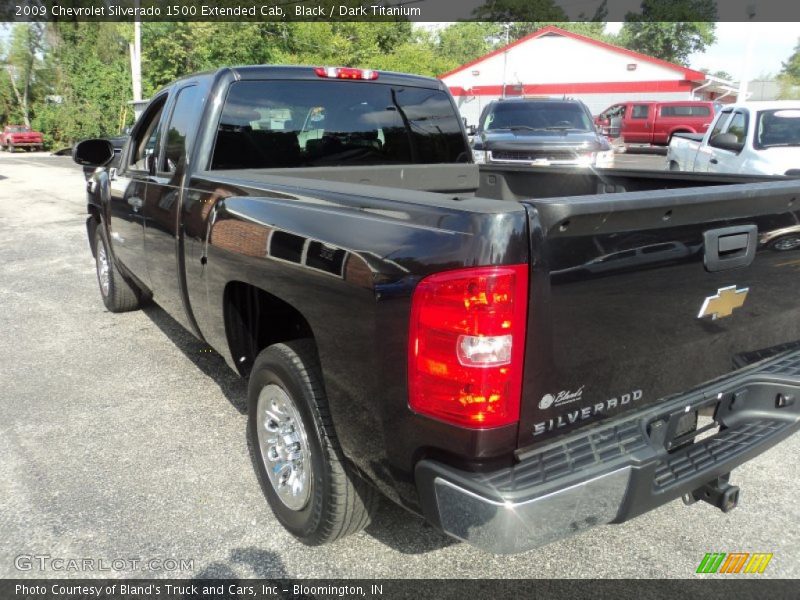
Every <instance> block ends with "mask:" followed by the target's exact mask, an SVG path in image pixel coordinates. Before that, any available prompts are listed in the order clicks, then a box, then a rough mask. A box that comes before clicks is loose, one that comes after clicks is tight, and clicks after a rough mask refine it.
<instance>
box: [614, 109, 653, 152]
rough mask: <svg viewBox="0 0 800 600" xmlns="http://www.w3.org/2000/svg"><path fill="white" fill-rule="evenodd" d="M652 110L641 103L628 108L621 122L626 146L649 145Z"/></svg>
mask: <svg viewBox="0 0 800 600" xmlns="http://www.w3.org/2000/svg"><path fill="white" fill-rule="evenodd" d="M653 108H655V107H651V106H650V105H649V104H641V103H640V104H637V103H633V104H630V105H629V106H628V114H626V115H625V119H624V120H623V122H622V136H623V138H624V140H625V143H626V144H649V143H650V142H651V141H652V135H653V133H652V127H651V121H652V119H653V115H652V114H651V113H652V112H653V110H652V109H653Z"/></svg>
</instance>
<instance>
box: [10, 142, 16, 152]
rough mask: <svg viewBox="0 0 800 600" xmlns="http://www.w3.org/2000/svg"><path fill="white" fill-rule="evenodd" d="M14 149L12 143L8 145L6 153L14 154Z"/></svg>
mask: <svg viewBox="0 0 800 600" xmlns="http://www.w3.org/2000/svg"><path fill="white" fill-rule="evenodd" d="M15 149H16V148H14V143H13V142H12V143H10V144H9V145H8V151H9V152H14V150H15Z"/></svg>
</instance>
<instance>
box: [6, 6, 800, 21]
mask: <svg viewBox="0 0 800 600" xmlns="http://www.w3.org/2000/svg"><path fill="white" fill-rule="evenodd" d="M134 20H140V21H145V22H146V21H273V22H281V21H320V20H327V21H397V20H407V21H416V22H451V21H465V20H472V21H500V22H515V21H523V22H542V23H548V22H564V21H607V22H616V21H626V20H628V21H631V20H637V21H654V22H656V21H657V22H684V21H709V22H710V21H779V22H785V21H800V2H787V1H786V0H759V1H758V2H755V1H754V0H582V1H579V2H575V1H574V0H0V21H20V22H21V21H81V22H87V21H89V22H91V21H120V22H124V21H134Z"/></svg>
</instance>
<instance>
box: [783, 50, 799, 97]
mask: <svg viewBox="0 0 800 600" xmlns="http://www.w3.org/2000/svg"><path fill="white" fill-rule="evenodd" d="M782 67H783V68H782V69H781V72H780V74H779V75H778V82H779V83H780V86H781V90H780V96H779V97H780V98H781V99H782V100H797V99H800V39H798V41H797V45H796V46H795V47H794V52H793V53H792V55H791V56H790V57H789V58H788V59H787V60H786V61H785V62H784V63H783V65H782Z"/></svg>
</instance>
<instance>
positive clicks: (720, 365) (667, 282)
mask: <svg viewBox="0 0 800 600" xmlns="http://www.w3.org/2000/svg"><path fill="white" fill-rule="evenodd" d="M525 204H526V206H527V207H528V212H529V219H530V231H531V252H532V255H531V256H532V261H531V262H532V273H531V295H530V309H529V325H528V341H527V348H526V357H525V377H524V383H523V400H522V407H521V426H520V432H519V446H520V448H522V447H526V446H529V445H532V444H535V443H538V442H540V441H543V440H546V439H551V438H552V437H554V436H557V435H560V434H563V433H568V432H571V431H574V430H575V429H576V428H578V427H583V426H587V425H591V424H593V423H597V422H599V421H600V420H603V419H607V418H609V417H612V416H615V415H619V414H620V413H622V412H624V411H631V410H636V409H637V408H640V407H642V406H645V405H649V404H653V403H656V402H659V401H660V400H663V399H665V398H667V397H669V396H670V395H674V394H677V393H680V392H685V391H688V390H690V389H691V388H693V387H697V386H699V385H700V384H702V383H704V382H708V381H709V380H712V379H714V378H718V377H720V376H723V375H725V374H728V373H730V372H731V371H734V370H736V369H740V368H742V367H744V366H747V365H748V364H749V363H752V362H753V361H757V360H761V359H763V358H767V357H770V356H773V355H775V354H776V353H778V352H780V351H783V350H786V348H787V347H791V345H792V344H794V345H795V346H796V345H797V344H796V343H797V342H798V340H800V249H797V250H794V246H793V245H792V244H780V243H776V240H780V239H786V237H787V236H791V235H792V234H794V235H795V236H797V235H798V233H799V232H800V182H797V181H776V182H770V183H756V184H745V185H731V186H712V187H706V188H702V189H700V188H688V189H682V190H679V189H678V190H659V191H653V192H633V193H624V194H600V195H592V196H579V197H571V198H558V199H552V200H531V201H527V202H525ZM787 344H789V346H786V345H787Z"/></svg>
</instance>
